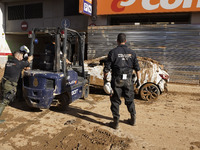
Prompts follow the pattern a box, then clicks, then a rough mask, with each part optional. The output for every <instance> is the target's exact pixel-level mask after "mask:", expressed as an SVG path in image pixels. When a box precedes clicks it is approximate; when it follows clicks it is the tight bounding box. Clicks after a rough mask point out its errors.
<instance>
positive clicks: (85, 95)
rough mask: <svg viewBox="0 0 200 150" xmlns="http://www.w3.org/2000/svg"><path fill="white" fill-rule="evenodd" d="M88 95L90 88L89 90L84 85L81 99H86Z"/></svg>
mask: <svg viewBox="0 0 200 150" xmlns="http://www.w3.org/2000/svg"><path fill="white" fill-rule="evenodd" d="M89 93H90V88H89V85H88V84H86V85H85V86H84V88H83V99H87V98H88V95H89Z"/></svg>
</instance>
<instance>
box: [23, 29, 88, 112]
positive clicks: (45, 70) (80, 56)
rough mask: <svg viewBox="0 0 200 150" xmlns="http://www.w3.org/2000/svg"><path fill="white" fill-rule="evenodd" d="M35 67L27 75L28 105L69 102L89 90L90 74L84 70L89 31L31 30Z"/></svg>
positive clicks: (64, 106) (41, 106)
mask: <svg viewBox="0 0 200 150" xmlns="http://www.w3.org/2000/svg"><path fill="white" fill-rule="evenodd" d="M28 36H29V38H30V39H31V46H30V55H32V54H33V55H34V59H33V62H32V63H31V69H30V70H26V71H25V72H24V76H23V97H24V99H25V101H26V102H27V104H28V106H30V107H33V108H39V109H48V108H50V106H51V105H54V106H55V105H56V106H58V107H59V109H60V110H63V111H64V110H66V109H67V108H68V105H69V104H70V103H72V102H73V101H75V100H77V99H80V98H83V99H85V98H87V97H88V94H89V84H90V75H89V74H88V73H87V72H86V71H85V70H84V50H85V37H86V35H85V33H84V32H77V31H75V30H72V29H69V28H34V29H33V30H32V31H29V35H28Z"/></svg>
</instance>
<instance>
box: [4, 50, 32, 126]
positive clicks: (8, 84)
mask: <svg viewBox="0 0 200 150" xmlns="http://www.w3.org/2000/svg"><path fill="white" fill-rule="evenodd" d="M13 56H14V57H13V58H12V59H9V60H8V61H7V63H6V65H5V72H4V76H3V78H2V94H3V100H2V102H1V103H0V116H1V115H2V113H3V110H4V109H5V107H6V106H7V105H8V104H9V103H10V102H11V101H13V100H14V97H15V95H16V90H17V83H18V80H19V77H20V73H21V71H22V70H23V69H24V68H25V67H28V66H29V64H30V62H31V61H32V60H33V56H29V57H28V59H27V61H22V60H23V54H22V53H20V51H16V52H14V54H13ZM2 122H4V120H0V123H2Z"/></svg>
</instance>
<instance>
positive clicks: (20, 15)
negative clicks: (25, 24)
mask: <svg viewBox="0 0 200 150" xmlns="http://www.w3.org/2000/svg"><path fill="white" fill-rule="evenodd" d="M42 17H43V4H42V3H37V4H27V5H17V6H8V20H23V19H33V18H42Z"/></svg>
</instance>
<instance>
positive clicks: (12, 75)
mask: <svg viewBox="0 0 200 150" xmlns="http://www.w3.org/2000/svg"><path fill="white" fill-rule="evenodd" d="M28 66H29V62H28V61H19V60H18V59H16V58H12V59H10V60H8V61H7V63H6V66H5V72H4V76H3V77H4V78H5V79H6V80H9V81H11V82H18V80H19V77H20V73H21V71H22V70H23V69H24V67H28Z"/></svg>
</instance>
